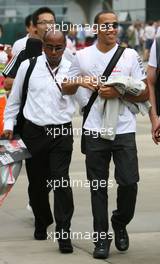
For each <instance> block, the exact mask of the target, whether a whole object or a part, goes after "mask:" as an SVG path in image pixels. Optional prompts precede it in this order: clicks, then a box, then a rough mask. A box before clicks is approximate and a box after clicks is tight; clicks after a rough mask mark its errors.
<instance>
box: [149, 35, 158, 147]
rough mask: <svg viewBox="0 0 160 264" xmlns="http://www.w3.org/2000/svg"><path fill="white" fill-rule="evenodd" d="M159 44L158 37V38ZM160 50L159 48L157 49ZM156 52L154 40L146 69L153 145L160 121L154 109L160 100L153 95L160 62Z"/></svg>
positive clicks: (155, 141)
mask: <svg viewBox="0 0 160 264" xmlns="http://www.w3.org/2000/svg"><path fill="white" fill-rule="evenodd" d="M158 39H159V41H158V42H159V43H160V37H158ZM159 48H160V47H159ZM158 57H159V56H157V50H156V39H155V40H154V42H153V44H152V47H151V51H150V56H149V61H148V67H147V81H148V87H149V99H150V103H151V105H152V108H151V110H150V112H149V117H150V120H151V125H152V129H151V133H152V139H153V141H154V143H155V144H159V142H160V137H159V136H160V135H159V132H160V119H159V114H158V113H157V107H156V99H157V100H158V101H159V100H160V98H156V94H155V85H156V81H157V78H158V76H159V74H160V65H159V63H160V61H159V62H158V61H157V58H158Z"/></svg>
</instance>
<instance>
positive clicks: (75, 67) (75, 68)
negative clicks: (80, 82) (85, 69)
mask: <svg viewBox="0 0 160 264" xmlns="http://www.w3.org/2000/svg"><path fill="white" fill-rule="evenodd" d="M81 74H82V71H81V68H80V64H79V60H78V55H77V54H76V55H75V57H74V59H73V62H72V64H71V67H70V69H69V72H68V78H70V79H71V78H74V77H76V76H80V75H81Z"/></svg>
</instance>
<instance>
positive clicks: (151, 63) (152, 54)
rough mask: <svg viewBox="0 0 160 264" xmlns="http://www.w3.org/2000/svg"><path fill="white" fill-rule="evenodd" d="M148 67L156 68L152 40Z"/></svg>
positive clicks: (154, 45) (154, 46) (154, 44)
mask: <svg viewBox="0 0 160 264" xmlns="http://www.w3.org/2000/svg"><path fill="white" fill-rule="evenodd" d="M148 65H150V66H152V67H155V68H157V56H156V40H154V42H153V44H152V47H151V50H150V55H149V61H148Z"/></svg>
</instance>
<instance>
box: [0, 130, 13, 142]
mask: <svg viewBox="0 0 160 264" xmlns="http://www.w3.org/2000/svg"><path fill="white" fill-rule="evenodd" d="M1 137H3V138H6V139H9V140H11V139H12V138H13V131H12V130H4V131H3V134H2V135H1Z"/></svg>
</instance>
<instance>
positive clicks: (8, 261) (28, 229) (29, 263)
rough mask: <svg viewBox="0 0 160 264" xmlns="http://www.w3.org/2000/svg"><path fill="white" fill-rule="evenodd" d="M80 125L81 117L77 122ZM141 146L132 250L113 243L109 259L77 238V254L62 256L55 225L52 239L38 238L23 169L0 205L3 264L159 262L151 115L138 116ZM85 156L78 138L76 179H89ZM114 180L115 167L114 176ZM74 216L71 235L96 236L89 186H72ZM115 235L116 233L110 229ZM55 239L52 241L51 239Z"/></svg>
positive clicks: (159, 189)
mask: <svg viewBox="0 0 160 264" xmlns="http://www.w3.org/2000/svg"><path fill="white" fill-rule="evenodd" d="M74 124H75V126H76V127H80V118H78V117H76V118H75V120H74ZM137 144H138V153H139V166H140V175H141V182H140V184H139V194H138V201H137V207H136V214H135V218H134V220H133V221H132V222H131V224H130V225H129V226H128V231H129V234H130V248H129V250H128V252H126V253H120V252H118V251H117V250H116V248H115V246H114V242H112V245H111V250H110V257H109V258H108V259H107V260H95V259H93V258H92V251H93V244H92V241H91V240H88V239H79V240H77V239H74V240H73V245H74V253H73V254H71V255H62V254H60V253H59V251H58V245H57V242H54V241H53V232H54V225H53V226H51V227H50V229H49V230H48V232H49V235H50V236H49V237H48V238H50V239H48V240H47V241H35V240H34V239H33V230H34V227H33V218H32V214H31V213H30V212H29V211H27V210H26V209H25V208H26V205H27V202H28V197H27V180H26V175H25V171H24V169H23V170H22V172H21V175H20V176H19V179H18V181H17V184H16V185H15V187H14V189H13V190H12V192H11V193H10V194H9V196H8V198H7V199H6V201H5V202H4V204H3V206H2V207H0V264H17V263H23V264H44V263H46V264H53V263H68V264H70V263H75V264H76V263H77V264H79V263H80V264H81V263H85V264H86V263H92V264H94V263H103V262H107V263H113V264H121V263H123V264H150V263H152V264H159V263H160V177H159V174H160V162H159V160H160V146H155V145H154V144H153V143H152V140H151V136H150V125H149V120H148V117H145V118H142V117H140V116H139V117H138V132H137ZM85 177H86V176H85V167H84V156H83V155H81V154H80V151H79V138H78V137H75V143H74V155H73V159H72V166H71V178H72V179H81V180H83V181H85V179H86V178H85ZM110 179H113V165H112V166H111V178H110ZM73 192H74V200H75V213H74V217H73V221H72V232H81V233H82V234H83V236H84V237H85V238H87V235H86V234H88V233H89V232H90V233H92V219H91V207H90V193H89V189H88V188H84V187H83V188H81V187H80V186H79V187H78V188H77V187H74V188H73ZM115 193H116V185H115V182H114V185H113V188H110V189H109V211H110V214H111V211H112V210H113V209H114V208H115V197H116V196H115ZM51 200H52V195H51ZM110 231H111V232H112V230H110ZM51 238H52V239H51Z"/></svg>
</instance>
